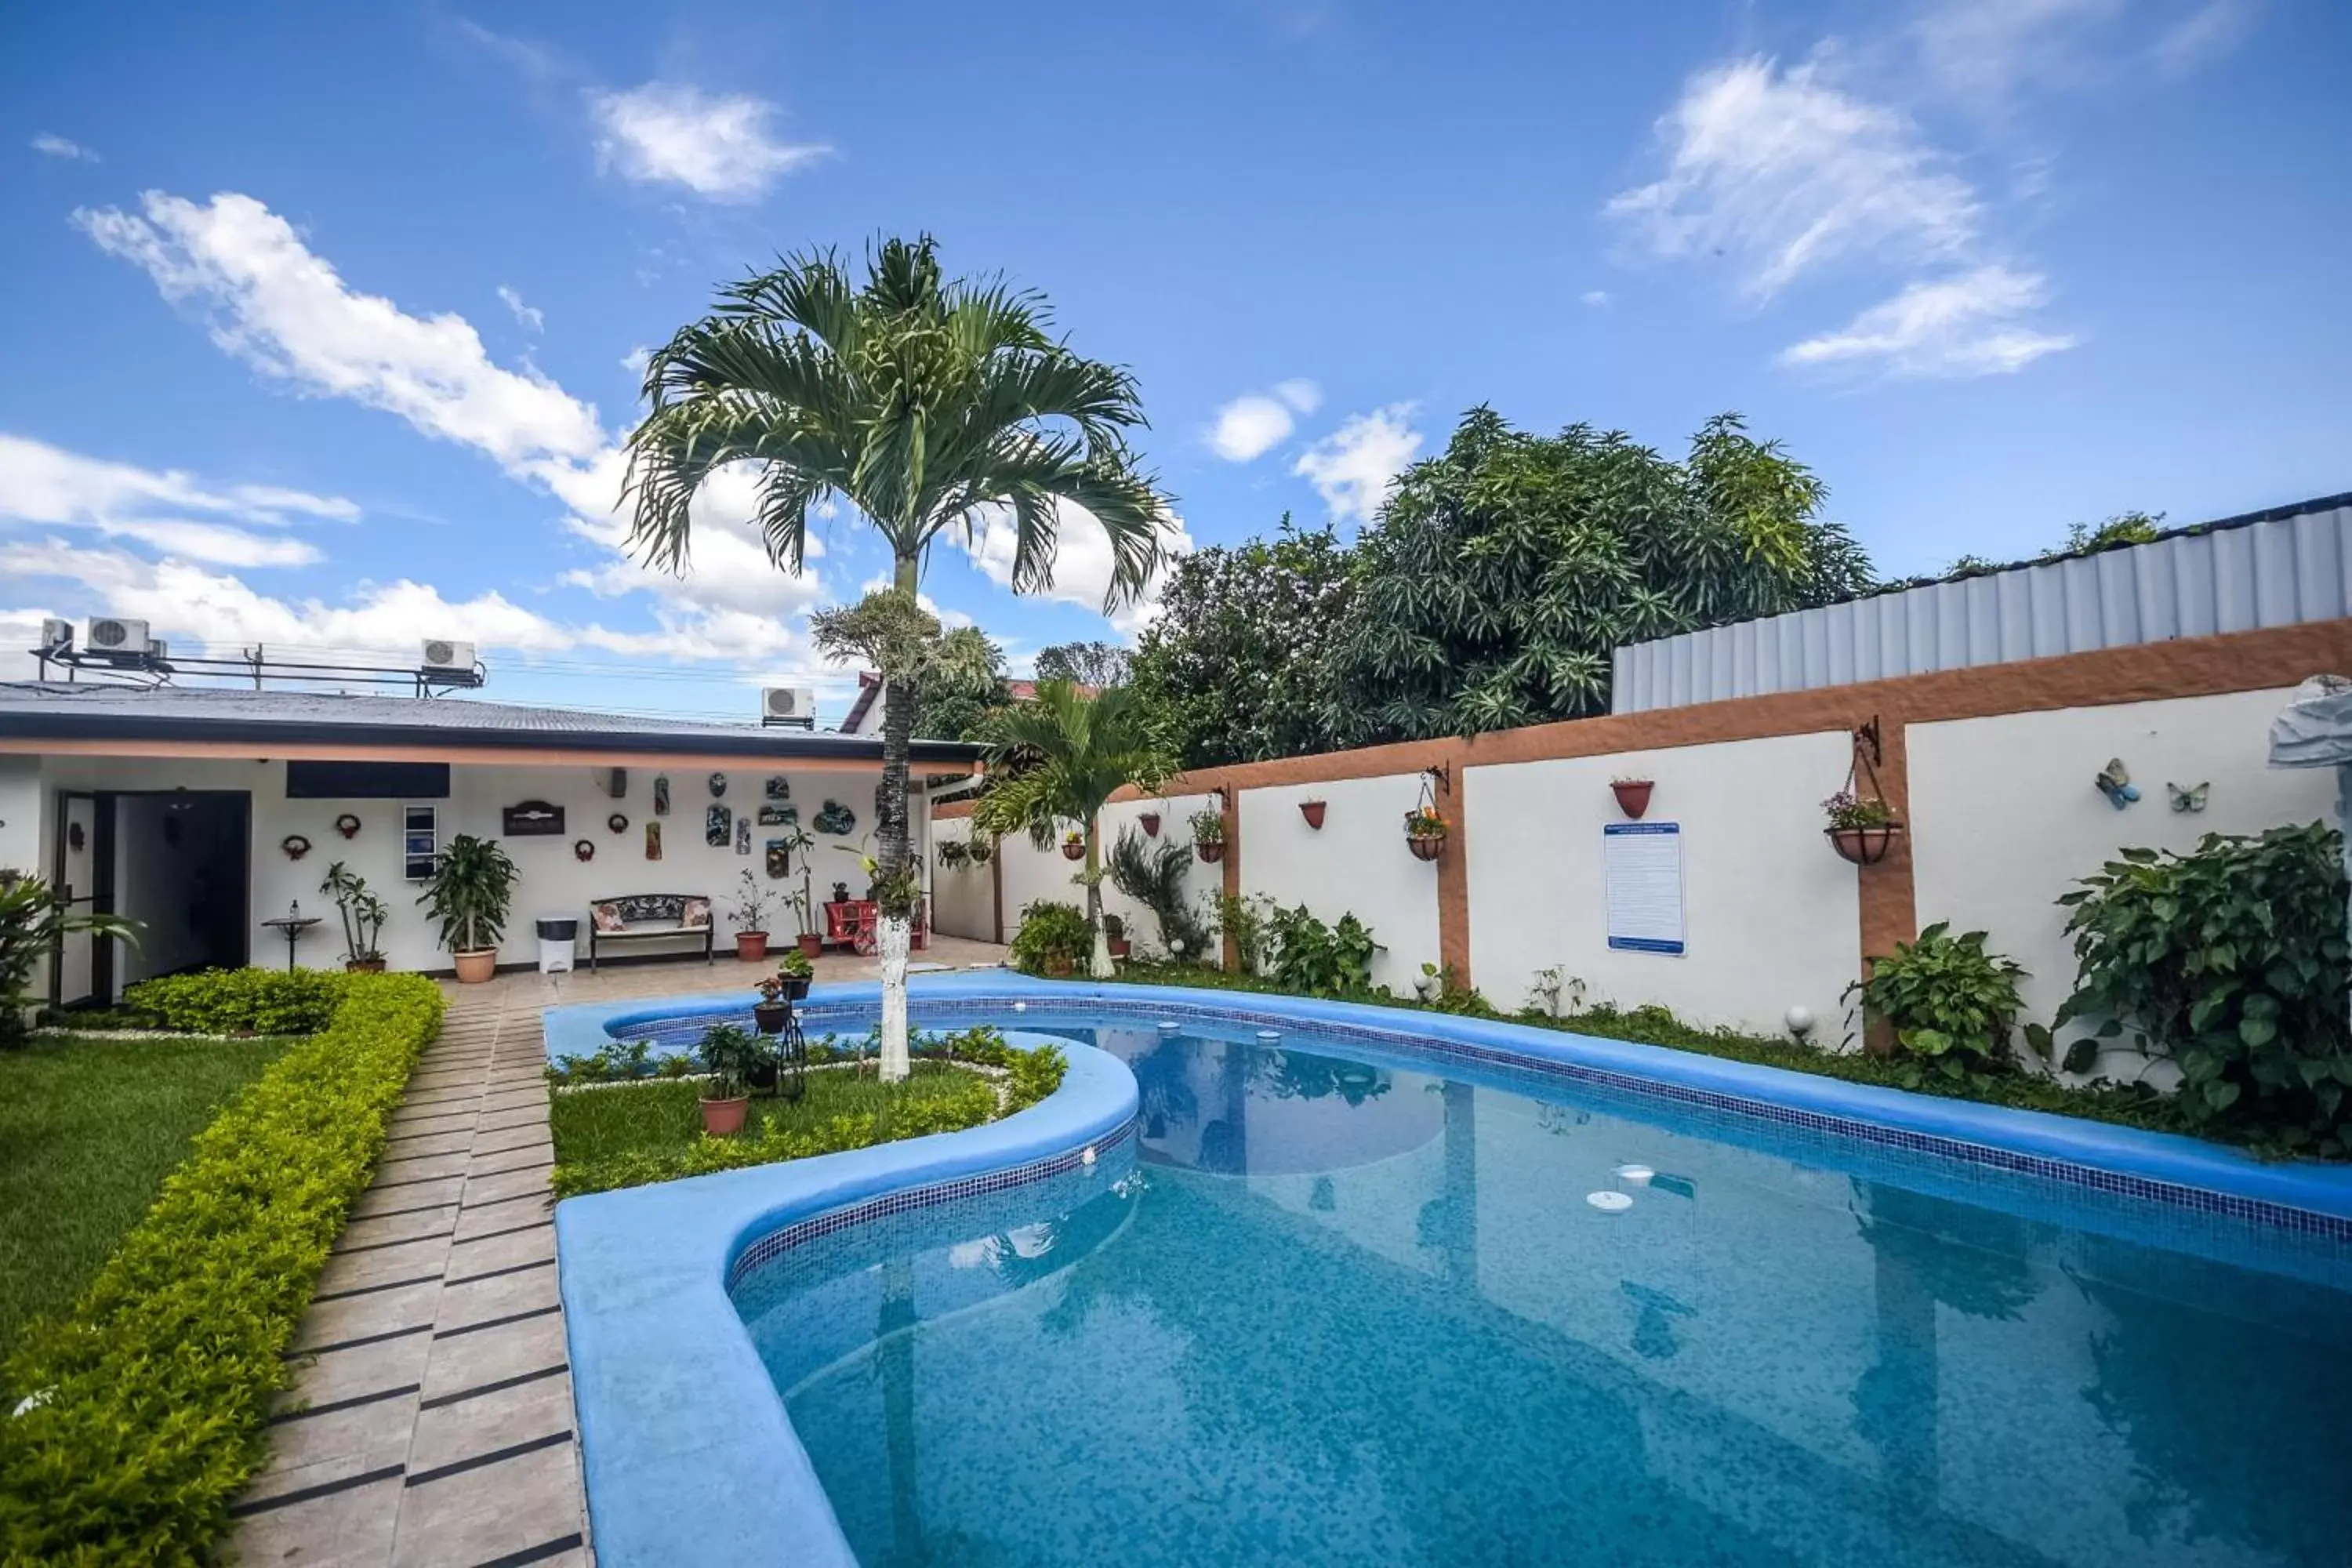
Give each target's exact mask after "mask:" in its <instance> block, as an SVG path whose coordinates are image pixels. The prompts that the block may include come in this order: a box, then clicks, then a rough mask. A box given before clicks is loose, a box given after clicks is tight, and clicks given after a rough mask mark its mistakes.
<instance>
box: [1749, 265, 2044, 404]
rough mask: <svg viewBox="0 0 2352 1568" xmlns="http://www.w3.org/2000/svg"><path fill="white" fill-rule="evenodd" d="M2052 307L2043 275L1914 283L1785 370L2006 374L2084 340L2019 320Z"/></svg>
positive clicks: (1797, 350) (1792, 358) (1800, 351)
mask: <svg viewBox="0 0 2352 1568" xmlns="http://www.w3.org/2000/svg"><path fill="white" fill-rule="evenodd" d="M2048 300H2049V289H2048V287H2047V285H2046V284H2045V283H2044V281H2043V279H2042V276H2041V275H2040V274H2039V273H2032V272H2018V271H2013V270H2011V268H2006V267H1998V266H1995V267H1979V268H1976V269H1975V270H1973V271H1970V272H1964V273H1960V274H1958V275H1956V276H1954V277H1949V278H1943V279H1935V280H1933V281H1924V280H1923V281H1920V282H1916V283H1913V284H1911V285H1910V286H1909V287H1908V288H1906V289H1904V290H1903V291H1902V292H1901V293H1899V294H1896V295H1895V297H1894V298H1893V299H1891V300H1882V301H1880V302H1879V303H1878V304H1875V305H1873V306H1871V307H1870V308H1869V309H1868V310H1864V311H1863V312H1862V313H1861V314H1860V315H1858V316H1856V317H1855V318H1854V319H1853V321H1851V322H1850V323H1848V324H1847V326H1846V327H1845V328H1844V330H1843V331H1836V332H1831V333H1827V334H1824V335H1822V336H1821V337H1815V338H1808V339H1806V340H1805V341H1804V342H1800V343H1793V344H1791V345H1790V347H1788V348H1787V349H1784V350H1782V351H1781V353H1780V360H1781V363H1785V364H1796V365H1836V364H1857V363H1875V364H1877V365H1879V366H1880V367H1882V368H1884V369H1885V370H1886V371H1887V372H1888V373H1890V374H1895V375H1911V376H1944V377H1958V376H1976V375H2004V374H2011V373H2012V372H2015V371H2020V370H2022V369H2024V368H2025V367H2026V366H2027V365H2029V364H2031V363H2033V362H2034V361H2035V360H2037V359H2040V358H2041V357H2042V356H2043V355H2044V354H2051V353H2059V352H2060V351H2062V350H2064V349H2070V348H2073V347H2074V344H2075V343H2076V342H2077V341H2078V340H2077V339H2075V338H2074V337H2073V336H2071V335H2067V334H2063V333H2053V332H2041V331H2033V330H2032V329H2031V328H2029V327H2027V326H2025V325H2023V324H2022V323H2021V321H2019V320H2018V318H2019V317H2021V316H2022V315H2023V314H2024V313H2025V312H2026V311H2029V310H2037V309H2039V308H2040V307H2041V306H2042V305H2043V304H2045V303H2047V302H2048Z"/></svg>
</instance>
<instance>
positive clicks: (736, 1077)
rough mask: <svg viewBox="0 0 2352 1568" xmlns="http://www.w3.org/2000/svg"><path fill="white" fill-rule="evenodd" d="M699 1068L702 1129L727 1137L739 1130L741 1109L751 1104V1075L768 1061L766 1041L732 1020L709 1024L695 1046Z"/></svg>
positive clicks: (749, 1106)
mask: <svg viewBox="0 0 2352 1568" xmlns="http://www.w3.org/2000/svg"><path fill="white" fill-rule="evenodd" d="M697 1054H698V1055H699V1056H700V1057H701V1058H702V1066H703V1070H704V1071H706V1072H708V1073H709V1075H710V1076H709V1078H707V1079H704V1080H703V1083H702V1130H703V1131H705V1132H707V1133H709V1135H710V1136H711V1137H713V1138H731V1137H733V1136H734V1135H735V1134H736V1133H738V1132H740V1131H743V1117H744V1113H745V1112H746V1111H748V1110H750V1109H751V1075H752V1074H753V1073H754V1072H755V1071H757V1070H758V1068H760V1067H761V1064H762V1063H768V1062H772V1055H771V1053H770V1051H769V1049H768V1047H767V1045H766V1044H765V1043H764V1042H763V1041H761V1038H760V1037H758V1036H757V1035H754V1034H751V1033H750V1032H748V1031H746V1030H744V1029H742V1028H740V1027H738V1026H735V1025H733V1024H713V1025H712V1026H710V1027H709V1029H708V1030H706V1031H705V1032H704V1033H703V1037H702V1044H701V1045H700V1046H699V1047H697Z"/></svg>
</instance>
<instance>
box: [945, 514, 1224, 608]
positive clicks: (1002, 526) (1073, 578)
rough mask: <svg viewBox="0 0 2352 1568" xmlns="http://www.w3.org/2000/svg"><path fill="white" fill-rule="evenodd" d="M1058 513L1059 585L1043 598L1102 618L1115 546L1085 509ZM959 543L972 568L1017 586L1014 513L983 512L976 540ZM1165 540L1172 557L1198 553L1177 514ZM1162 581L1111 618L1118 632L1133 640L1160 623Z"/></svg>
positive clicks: (1164, 531) (1166, 524) (1166, 523)
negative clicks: (1156, 621) (1014, 578)
mask: <svg viewBox="0 0 2352 1568" xmlns="http://www.w3.org/2000/svg"><path fill="white" fill-rule="evenodd" d="M1055 512H1056V515H1055V535H1054V537H1055V550H1054V582H1053V585H1052V586H1050V587H1048V588H1045V589H1042V590H1040V596H1041V597H1044V598H1048V599H1058V600H1060V601H1061V602H1062V603H1064V604H1066V605H1077V606H1079V607H1080V608H1081V609H1087V610H1092V611H1094V612H1095V613H1097V615H1100V614H1102V613H1103V602H1104V600H1105V598H1106V597H1107V596H1108V594H1109V592H1110V582H1111V574H1112V572H1113V570H1114V569H1115V567H1116V565H1117V562H1116V559H1115V558H1114V557H1113V555H1112V554H1111V548H1110V541H1109V539H1108V537H1107V536H1106V535H1105V534H1104V532H1103V531H1102V528H1101V526H1100V525H1099V524H1098V523H1097V522H1096V521H1095V520H1094V518H1093V516H1092V514H1090V513H1089V512H1087V510H1086V509H1085V508H1083V507H1080V506H1075V505H1072V504H1071V503H1069V502H1067V501H1064V502H1061V503H1059V504H1058V505H1057V507H1056V509H1055ZM958 537H959V542H961V543H962V545H963V547H964V551H965V552H966V553H967V554H969V555H970V556H971V560H972V564H973V565H975V566H977V567H979V568H980V570H981V572H982V574H985V575H986V576H987V577H988V579H989V580H990V581H991V582H993V583H996V584H1000V585H1001V586H1003V587H1007V588H1010V587H1011V586H1012V585H1013V556H1014V551H1015V547H1016V546H1017V544H1018V542H1019V538H1020V535H1019V532H1018V530H1017V529H1016V528H1015V527H1014V524H1013V511H1012V509H1011V508H1009V507H982V508H981V509H980V510H978V512H977V513H976V514H975V515H974V518H973V522H972V532H971V538H970V539H969V540H965V539H962V538H961V536H958ZM1192 547H1193V546H1192V534H1191V532H1190V531H1187V530H1186V528H1185V526H1184V520H1183V519H1182V518H1180V517H1177V516H1175V515H1174V514H1173V513H1171V514H1169V515H1168V516H1167V517H1165V518H1164V519H1163V520H1162V524H1161V528H1160V548H1161V550H1162V551H1163V552H1165V553H1166V554H1167V555H1169V556H1177V555H1187V554H1190V553H1191V552H1192ZM1159 614H1160V577H1158V576H1155V577H1154V578H1153V579H1152V580H1151V582H1150V583H1149V584H1146V585H1145V587H1144V591H1143V593H1142V594H1141V595H1139V597H1138V598H1137V599H1136V600H1135V601H1134V602H1133V603H1131V604H1128V605H1122V606H1121V607H1120V608H1118V609H1117V610H1114V611H1112V612H1110V613H1109V615H1108V620H1109V622H1110V624H1111V627H1112V629H1113V630H1115V631H1117V632H1118V634H1119V635H1120V636H1122V637H1130V638H1131V637H1134V635H1135V634H1136V633H1137V632H1138V631H1139V630H1141V629H1142V628H1143V627H1144V626H1146V625H1147V624H1149V623H1150V621H1151V620H1152V619H1153V618H1154V617H1156V616H1158V615H1159Z"/></svg>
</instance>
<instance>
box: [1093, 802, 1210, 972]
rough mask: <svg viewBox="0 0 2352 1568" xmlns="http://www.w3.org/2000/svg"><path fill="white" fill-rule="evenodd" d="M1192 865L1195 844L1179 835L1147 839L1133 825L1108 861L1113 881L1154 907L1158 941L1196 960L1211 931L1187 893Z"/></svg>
mask: <svg viewBox="0 0 2352 1568" xmlns="http://www.w3.org/2000/svg"><path fill="white" fill-rule="evenodd" d="M1107 866H1108V870H1109V872H1110V880H1111V886H1113V887H1115V888H1117V889H1118V890H1119V891H1120V892H1122V893H1125V894H1126V895H1127V896H1128V897H1129V898H1130V899H1133V900H1135V901H1136V902H1137V903H1139V904H1141V905H1142V906H1143V907H1144V908H1145V909H1147V910H1150V911H1151V918H1152V919H1153V920H1154V921H1157V922H1158V924H1159V926H1160V946H1161V947H1162V948H1164V949H1165V950H1166V951H1168V952H1171V953H1173V954H1176V955H1177V956H1178V957H1181V958H1187V959H1192V960H1195V961H1198V960H1199V959H1201V958H1202V955H1204V954H1205V953H1206V952H1208V950H1209V933H1208V931H1206V930H1205V929H1203V927H1202V924H1201V921H1200V917H1199V916H1197V915H1195V914H1194V913H1193V912H1192V905H1191V903H1190V902H1188V901H1187V900H1186V897H1185V879H1186V878H1187V876H1188V875H1189V874H1190V872H1191V869H1192V846H1191V845H1189V844H1186V843H1184V842H1183V841H1182V840H1181V839H1177V838H1162V839H1160V840H1159V841H1158V842H1157V843H1156V844H1155V843H1148V842H1146V841H1145V839H1144V837H1143V835H1142V834H1141V833H1139V832H1138V831H1137V830H1136V829H1134V828H1132V827H1129V828H1126V829H1123V830H1122V831H1121V832H1120V833H1119V836H1118V841H1117V842H1116V843H1114V844H1113V845H1112V846H1111V849H1110V855H1109V858H1108V862H1107ZM1180 943H1181V946H1180V945H1179V944H1180Z"/></svg>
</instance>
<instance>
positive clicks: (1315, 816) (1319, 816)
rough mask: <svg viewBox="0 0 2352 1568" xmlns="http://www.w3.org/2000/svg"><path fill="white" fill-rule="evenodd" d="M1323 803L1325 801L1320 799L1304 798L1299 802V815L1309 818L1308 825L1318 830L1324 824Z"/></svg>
mask: <svg viewBox="0 0 2352 1568" xmlns="http://www.w3.org/2000/svg"><path fill="white" fill-rule="evenodd" d="M1323 805H1324V803H1323V802H1321V801H1319V800H1302V801H1300V802H1299V803H1298V815H1299V816H1303V817H1305V818H1306V819H1307V826H1309V827H1312V828H1315V829H1317V830H1318V831H1320V830H1321V828H1322V826H1323Z"/></svg>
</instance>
